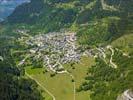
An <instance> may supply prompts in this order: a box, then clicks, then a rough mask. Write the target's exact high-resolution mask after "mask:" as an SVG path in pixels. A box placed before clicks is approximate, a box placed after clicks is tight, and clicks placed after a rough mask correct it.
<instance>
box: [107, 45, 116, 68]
mask: <svg viewBox="0 0 133 100" xmlns="http://www.w3.org/2000/svg"><path fill="white" fill-rule="evenodd" d="M107 49H110V51H111V53H112V54H111V58H110V64H111V65H112V67H113V68H117V65H116V64H115V63H114V62H113V61H112V60H113V55H114V49H113V48H112V47H111V46H110V45H109V46H107Z"/></svg>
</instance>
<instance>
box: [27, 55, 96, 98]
mask: <svg viewBox="0 0 133 100" xmlns="http://www.w3.org/2000/svg"><path fill="white" fill-rule="evenodd" d="M92 64H94V59H92V58H88V57H82V59H81V62H80V63H78V64H74V65H73V67H75V69H73V68H72V67H71V66H70V64H66V65H64V67H65V68H66V69H67V70H68V71H69V72H70V73H71V74H72V75H73V76H74V77H75V82H76V88H78V87H79V85H80V84H81V83H82V82H83V80H84V77H85V75H86V73H87V70H88V67H89V66H91V65H92ZM43 71H44V68H35V69H32V68H31V67H26V72H27V73H28V74H30V75H31V76H32V77H33V78H34V79H35V80H36V81H38V82H39V83H40V84H41V85H42V86H44V87H45V88H46V89H47V90H48V91H49V92H51V93H52V94H53V95H54V96H55V98H56V100H73V97H74V94H73V82H72V78H71V76H70V75H68V74H56V75H55V76H53V77H51V76H50V75H51V72H45V73H44V72H43ZM44 95H47V94H46V93H44ZM45 97H46V100H52V98H50V97H49V96H48V95H47V96H45ZM76 100H90V97H89V93H88V92H79V93H77V92H76Z"/></svg>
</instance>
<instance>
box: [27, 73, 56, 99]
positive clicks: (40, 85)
mask: <svg viewBox="0 0 133 100" xmlns="http://www.w3.org/2000/svg"><path fill="white" fill-rule="evenodd" d="M25 75H26V76H27V77H29V78H30V79H32V80H34V81H35V82H36V83H37V84H38V85H39V86H40V87H41V88H42V89H43V90H44V91H46V92H47V93H48V94H49V95H50V96H51V97H52V98H53V100H56V99H55V96H54V95H53V94H52V93H51V92H50V91H49V90H47V89H46V88H45V87H44V86H42V85H41V84H40V83H39V82H38V81H37V80H36V79H34V78H33V77H32V76H31V75H29V74H28V73H27V72H25Z"/></svg>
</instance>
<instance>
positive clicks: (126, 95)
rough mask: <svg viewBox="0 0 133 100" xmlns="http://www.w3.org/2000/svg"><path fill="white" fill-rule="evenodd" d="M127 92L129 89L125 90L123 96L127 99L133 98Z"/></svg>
mask: <svg viewBox="0 0 133 100" xmlns="http://www.w3.org/2000/svg"><path fill="white" fill-rule="evenodd" d="M128 92H129V90H126V91H125V92H124V96H125V97H127V98H128V99H129V100H133V97H131V96H130V95H129V93H128Z"/></svg>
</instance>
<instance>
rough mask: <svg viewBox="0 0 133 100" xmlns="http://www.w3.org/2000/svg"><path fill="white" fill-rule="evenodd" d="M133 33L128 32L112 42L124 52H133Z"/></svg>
mask: <svg viewBox="0 0 133 100" xmlns="http://www.w3.org/2000/svg"><path fill="white" fill-rule="evenodd" d="M132 40H133V34H126V35H124V36H122V37H120V38H118V39H117V40H115V41H113V42H112V45H113V47H117V48H119V49H121V50H122V51H123V52H126V53H130V52H133V41H132Z"/></svg>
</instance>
